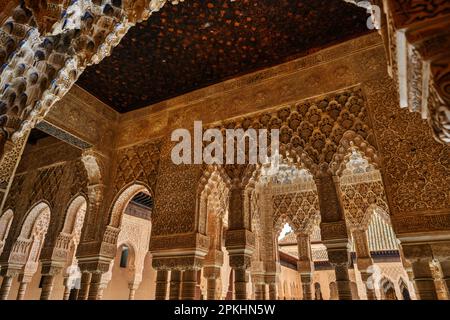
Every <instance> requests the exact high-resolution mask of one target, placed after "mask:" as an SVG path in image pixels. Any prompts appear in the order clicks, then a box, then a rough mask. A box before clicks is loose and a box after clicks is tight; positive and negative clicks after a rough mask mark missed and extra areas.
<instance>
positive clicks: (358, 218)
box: [341, 180, 389, 230]
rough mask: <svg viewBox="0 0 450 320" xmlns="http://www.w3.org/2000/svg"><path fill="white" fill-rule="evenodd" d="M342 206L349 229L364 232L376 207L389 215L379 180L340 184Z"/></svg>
mask: <svg viewBox="0 0 450 320" xmlns="http://www.w3.org/2000/svg"><path fill="white" fill-rule="evenodd" d="M341 195H342V206H343V208H344V212H345V216H346V221H347V224H348V225H349V227H350V228H351V229H362V230H365V229H367V227H368V223H369V221H370V218H371V216H372V213H373V210H374V209H375V208H376V207H379V208H381V209H382V210H383V211H384V212H386V213H389V208H388V206H387V201H386V197H385V194H384V188H383V183H382V182H381V180H378V181H371V182H363V183H356V184H346V185H344V184H341Z"/></svg>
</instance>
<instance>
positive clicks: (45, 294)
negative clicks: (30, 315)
mask: <svg viewBox="0 0 450 320" xmlns="http://www.w3.org/2000/svg"><path fill="white" fill-rule="evenodd" d="M64 265H65V260H62V261H61V260H60V261H45V260H43V261H42V271H41V275H42V290H41V298H40V299H41V300H49V299H50V297H51V294H52V291H53V285H54V281H55V276H57V275H58V274H60V273H61V272H62V271H63V269H64Z"/></svg>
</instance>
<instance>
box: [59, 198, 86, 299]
mask: <svg viewBox="0 0 450 320" xmlns="http://www.w3.org/2000/svg"><path fill="white" fill-rule="evenodd" d="M86 210H87V200H86V198H85V197H84V196H82V195H80V196H77V197H75V198H74V199H73V200H72V201H71V202H70V203H69V205H68V207H67V210H66V217H65V219H64V225H63V228H62V231H61V233H60V234H59V235H58V240H57V245H56V248H55V250H57V251H58V252H60V254H61V255H63V254H65V255H66V264H65V266H64V269H63V272H61V273H59V274H58V275H56V277H55V281H54V283H55V284H54V288H53V291H52V296H51V298H52V299H61V297H63V299H64V300H68V299H69V298H70V297H71V296H72V299H75V298H76V296H77V294H78V290H79V289H80V283H81V271H80V270H79V268H78V261H77V258H76V256H75V254H76V251H77V247H78V244H79V242H80V237H81V230H82V228H83V224H84V218H85V216H86Z"/></svg>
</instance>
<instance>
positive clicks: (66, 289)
mask: <svg viewBox="0 0 450 320" xmlns="http://www.w3.org/2000/svg"><path fill="white" fill-rule="evenodd" d="M70 292H71V288H70V283H69V277H68V276H66V277H65V278H64V294H63V300H69V298H70Z"/></svg>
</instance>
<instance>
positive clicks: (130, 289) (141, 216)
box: [102, 184, 156, 300]
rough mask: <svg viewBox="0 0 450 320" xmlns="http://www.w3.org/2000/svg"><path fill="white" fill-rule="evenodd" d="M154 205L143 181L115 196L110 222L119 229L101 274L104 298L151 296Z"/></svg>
mask: <svg viewBox="0 0 450 320" xmlns="http://www.w3.org/2000/svg"><path fill="white" fill-rule="evenodd" d="M153 207H154V200H153V197H152V195H151V191H150V190H149V188H147V187H146V186H144V185H142V184H133V185H131V186H128V187H127V188H125V189H124V190H123V191H122V192H121V193H120V194H119V195H118V196H117V197H116V201H115V202H114V205H113V208H112V211H111V223H110V225H114V226H117V227H120V232H119V235H118V238H117V251H116V256H115V258H114V260H113V261H111V263H110V268H109V271H108V272H107V273H105V274H104V275H103V278H102V281H103V283H104V285H105V286H106V289H105V290H104V292H103V298H104V299H107V300H126V299H130V300H133V299H139V300H147V299H153V298H154V297H153V295H154V292H155V290H154V286H155V280H156V272H155V270H154V269H153V267H152V258H151V254H150V253H149V246H150V235H151V228H152V224H151V215H152V211H153ZM116 223H117V225H116Z"/></svg>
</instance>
